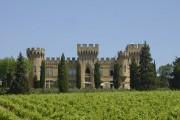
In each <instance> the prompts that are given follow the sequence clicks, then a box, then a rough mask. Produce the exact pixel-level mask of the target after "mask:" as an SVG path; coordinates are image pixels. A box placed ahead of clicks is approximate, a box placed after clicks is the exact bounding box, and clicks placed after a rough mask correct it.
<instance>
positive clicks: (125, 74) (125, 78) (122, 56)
mask: <svg viewBox="0 0 180 120" xmlns="http://www.w3.org/2000/svg"><path fill="white" fill-rule="evenodd" d="M117 62H118V63H119V64H120V65H121V70H120V75H121V76H122V78H121V79H122V83H121V87H122V88H125V89H130V70H129V68H130V67H129V53H128V52H126V51H120V52H119V53H118V59H117Z"/></svg>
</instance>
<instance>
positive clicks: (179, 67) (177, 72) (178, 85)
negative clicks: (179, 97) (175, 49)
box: [170, 57, 180, 89]
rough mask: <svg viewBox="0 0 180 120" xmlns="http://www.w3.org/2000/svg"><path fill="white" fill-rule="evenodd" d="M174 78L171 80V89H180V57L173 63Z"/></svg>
mask: <svg viewBox="0 0 180 120" xmlns="http://www.w3.org/2000/svg"><path fill="white" fill-rule="evenodd" d="M173 65H174V68H173V72H172V77H173V78H172V79H171V81H170V87H171V89H180V57H179V58H176V60H175V61H174V63H173Z"/></svg>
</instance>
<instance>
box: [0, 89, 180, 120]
mask: <svg viewBox="0 0 180 120" xmlns="http://www.w3.org/2000/svg"><path fill="white" fill-rule="evenodd" d="M121 119H122V120H153V119H155V120H167V119H168V120H176V119H177V120H180V92H179V91H164V92H163V91H152V92H127V91H122V92H93V93H66V94H31V95H4V96H0V120H121Z"/></svg>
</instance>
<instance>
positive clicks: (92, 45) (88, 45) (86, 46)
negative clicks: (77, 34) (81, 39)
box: [77, 44, 99, 48]
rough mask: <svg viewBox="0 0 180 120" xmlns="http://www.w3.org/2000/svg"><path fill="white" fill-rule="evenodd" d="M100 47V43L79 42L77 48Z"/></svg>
mask: <svg viewBox="0 0 180 120" xmlns="http://www.w3.org/2000/svg"><path fill="white" fill-rule="evenodd" d="M89 47H90V48H98V47H99V45H98V44H77V48H89Z"/></svg>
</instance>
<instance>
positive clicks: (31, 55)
mask: <svg viewBox="0 0 180 120" xmlns="http://www.w3.org/2000/svg"><path fill="white" fill-rule="evenodd" d="M26 54H27V57H28V59H29V60H31V61H32V64H33V78H34V77H35V76H36V77H37V80H40V70H41V62H42V60H44V55H45V49H44V48H27V50H26Z"/></svg>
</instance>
